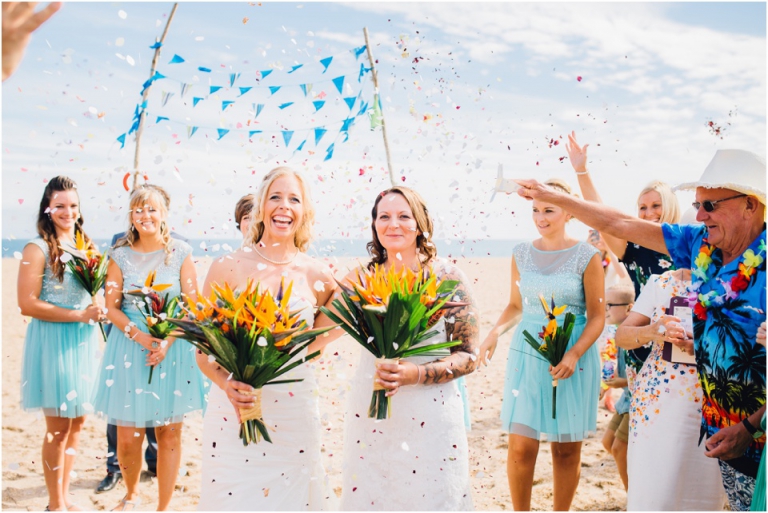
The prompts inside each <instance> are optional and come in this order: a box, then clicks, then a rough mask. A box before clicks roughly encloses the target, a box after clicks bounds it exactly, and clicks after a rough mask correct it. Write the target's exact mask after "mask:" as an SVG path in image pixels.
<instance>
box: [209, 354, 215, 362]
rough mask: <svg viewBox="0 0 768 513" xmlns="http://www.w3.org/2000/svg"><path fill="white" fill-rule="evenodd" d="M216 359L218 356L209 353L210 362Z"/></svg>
mask: <svg viewBox="0 0 768 513" xmlns="http://www.w3.org/2000/svg"><path fill="white" fill-rule="evenodd" d="M215 361H216V357H215V356H213V355H212V354H209V355H208V363H213V362H215Z"/></svg>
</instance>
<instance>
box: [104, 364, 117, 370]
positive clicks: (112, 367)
mask: <svg viewBox="0 0 768 513" xmlns="http://www.w3.org/2000/svg"><path fill="white" fill-rule="evenodd" d="M104 368H105V369H106V370H113V369H114V368H115V366H114V365H107V366H106V367H104Z"/></svg>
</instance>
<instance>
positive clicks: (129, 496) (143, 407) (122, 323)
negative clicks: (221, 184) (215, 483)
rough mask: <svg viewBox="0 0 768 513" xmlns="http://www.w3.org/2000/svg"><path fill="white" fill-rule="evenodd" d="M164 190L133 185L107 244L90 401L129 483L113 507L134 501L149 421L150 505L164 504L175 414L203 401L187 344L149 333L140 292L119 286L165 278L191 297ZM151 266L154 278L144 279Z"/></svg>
mask: <svg viewBox="0 0 768 513" xmlns="http://www.w3.org/2000/svg"><path fill="white" fill-rule="evenodd" d="M166 197H167V194H166V193H165V191H164V190H163V189H161V188H160V187H157V186H154V185H152V186H150V185H143V186H139V187H138V188H136V189H134V190H133V192H132V193H131V196H130V200H129V213H128V216H129V226H128V231H127V232H126V234H125V235H124V236H123V237H122V238H120V239H118V241H117V243H116V244H115V247H114V248H112V249H111V250H110V252H109V256H110V261H109V267H108V269H107V285H106V306H107V317H108V318H109V320H110V321H112V324H113V325H114V326H113V329H112V330H111V331H110V332H109V337H108V338H107V347H106V350H105V353H104V358H103V360H102V368H101V375H100V376H99V380H98V393H97V396H96V404H95V408H96V410H97V411H99V412H101V413H103V415H104V416H105V417H106V418H107V420H108V422H109V423H110V424H114V425H116V426H117V458H118V461H119V463H120V471H121V472H122V474H123V479H124V480H125V485H126V487H127V489H128V490H127V492H126V495H125V497H123V499H122V500H121V501H120V504H119V505H118V506H117V508H116V509H118V510H126V509H134V508H135V507H136V506H137V504H138V486H139V479H140V477H141V456H142V454H141V452H142V451H141V447H142V443H143V441H144V435H145V431H146V428H149V427H154V428H155V437H156V439H157V445H158V449H157V485H158V486H157V488H158V504H157V509H158V511H162V510H166V509H168V508H169V506H170V503H171V499H172V497H173V491H174V488H175V486H176V478H177V477H178V475H179V465H180V463H181V430H182V426H183V422H182V421H183V419H184V416H185V415H186V414H187V413H191V412H193V411H196V410H200V409H202V408H203V404H204V393H203V386H204V385H203V383H204V381H203V376H202V374H201V373H200V370H199V369H198V368H197V365H196V362H195V352H194V348H192V347H191V346H189V345H188V344H187V343H185V342H184V341H177V340H174V339H173V338H172V337H169V338H166V339H165V340H160V339H157V338H154V337H152V336H151V335H150V334H149V333H148V329H147V326H146V322H145V320H144V316H143V315H142V313H141V312H140V310H139V308H138V306H137V301H140V300H139V299H135V298H134V297H132V296H128V295H125V294H124V291H126V290H131V289H141V288H144V287H147V286H154V287H158V286H159V285H161V284H162V285H167V287H164V288H163V289H162V295H165V294H168V297H169V298H172V297H175V296H178V295H179V294H181V297H182V299H183V301H186V302H189V301H196V298H197V295H196V294H197V273H196V271H195V265H194V263H193V261H192V248H191V247H190V246H189V244H187V243H186V242H182V241H180V240H177V239H174V238H172V237H171V229H170V226H169V225H168V209H167V207H166V205H167V200H166ZM150 274H154V280H149V281H153V282H152V284H151V285H147V281H148V276H150ZM158 290H161V289H159V288H158ZM152 368H154V370H153V372H152V375H153V378H152V382H151V383H150V382H149V376H150V370H151V369H152Z"/></svg>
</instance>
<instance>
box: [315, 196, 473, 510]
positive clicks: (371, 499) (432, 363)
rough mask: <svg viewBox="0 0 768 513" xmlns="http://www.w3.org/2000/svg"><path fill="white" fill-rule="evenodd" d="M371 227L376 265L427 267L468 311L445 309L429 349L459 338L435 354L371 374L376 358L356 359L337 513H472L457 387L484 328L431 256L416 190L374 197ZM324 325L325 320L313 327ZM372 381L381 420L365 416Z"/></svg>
mask: <svg viewBox="0 0 768 513" xmlns="http://www.w3.org/2000/svg"><path fill="white" fill-rule="evenodd" d="M372 228H373V241H372V242H371V243H369V244H368V248H369V252H371V254H372V256H373V262H374V263H379V264H382V265H384V267H385V268H388V267H389V266H392V265H396V266H398V267H399V266H409V267H411V268H413V269H418V268H419V266H420V265H425V264H427V263H429V265H431V266H432V268H433V270H434V271H435V273H436V275H437V276H438V278H439V279H452V280H458V281H459V282H460V284H459V286H458V288H457V291H456V294H455V296H454V299H455V300H457V301H466V302H469V303H470V305H467V306H463V307H458V308H453V309H450V310H448V311H447V312H446V314H445V316H444V317H443V319H441V320H440V321H438V324H437V325H436V326H435V329H436V330H437V331H438V333H437V334H436V335H435V336H434V337H433V338H431V339H430V340H429V341H427V342H426V343H432V344H436V343H440V342H445V341H447V340H456V339H461V340H462V344H461V345H458V346H455V347H453V348H451V349H450V350H447V349H446V350H444V351H443V354H441V355H439V356H436V355H431V356H425V355H421V356H415V357H411V358H407V359H404V360H401V361H400V363H398V364H383V365H381V366H380V367H379V371H378V372H376V368H375V359H374V357H373V356H372V355H371V354H370V353H369V352H368V351H364V350H362V351H360V353H361V358H360V361H359V363H358V365H357V368H356V370H355V374H354V377H353V379H352V383H351V390H350V396H349V399H348V405H347V408H346V410H345V415H344V456H343V468H342V479H343V485H342V492H341V509H342V510H390V511H397V510H410V511H424V510H443V511H445V510H469V509H472V495H471V489H470V484H469V457H468V448H467V431H466V427H465V423H464V403H463V400H462V394H461V392H460V389H459V386H460V385H463V384H462V383H460V382H459V381H457V380H456V379H455V378H459V377H460V376H463V375H465V374H469V373H470V372H472V371H473V370H474V369H475V354H474V351H475V348H476V347H477V344H478V335H479V325H480V320H479V318H478V315H477V311H476V309H475V307H474V304H473V303H472V299H471V296H470V294H469V287H468V282H467V280H466V277H465V276H464V274H463V273H462V272H461V271H460V270H459V269H458V268H456V267H455V266H453V265H451V264H450V263H448V262H447V261H445V260H443V259H440V258H437V256H436V251H435V246H434V245H433V244H432V242H431V241H430V234H431V233H432V221H431V219H430V218H429V214H428V213H427V210H426V207H425V205H424V201H423V200H422V199H421V197H420V196H419V195H418V194H417V193H416V192H415V191H413V190H411V189H408V188H406V187H395V188H392V189H389V190H387V191H385V192H383V193H382V194H380V195H379V197H378V198H377V200H376V203H375V205H374V208H373V225H372ZM354 272H355V271H353V273H354ZM351 274H352V273H351ZM329 307H330V305H329ZM327 322H328V318H327V317H325V316H322V317H320V319H318V324H326V323H327ZM337 334H338V333H337V332H335V333H334V335H337ZM334 335H331V336H330V337H328V339H331V340H332V339H333V338H335V336H334ZM325 340H327V339H325ZM350 343H351V342H350ZM374 375H375V376H374ZM374 377H376V379H377V380H378V381H379V383H381V384H382V386H384V388H386V389H388V390H389V392H388V394H387V395H388V396H390V397H391V399H390V401H391V415H390V417H389V418H388V419H386V420H381V421H377V420H376V419H371V418H368V406H369V404H370V402H371V393H372V391H373V379H374ZM409 385H414V386H409Z"/></svg>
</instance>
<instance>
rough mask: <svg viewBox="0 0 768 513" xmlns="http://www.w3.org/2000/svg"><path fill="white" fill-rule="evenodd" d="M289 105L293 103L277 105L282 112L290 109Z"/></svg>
mask: <svg viewBox="0 0 768 513" xmlns="http://www.w3.org/2000/svg"><path fill="white" fill-rule="evenodd" d="M291 105H293V102H288V103H282V104H280V105H278V107H280V110H283V109H284V108H286V107H290V106H291Z"/></svg>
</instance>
